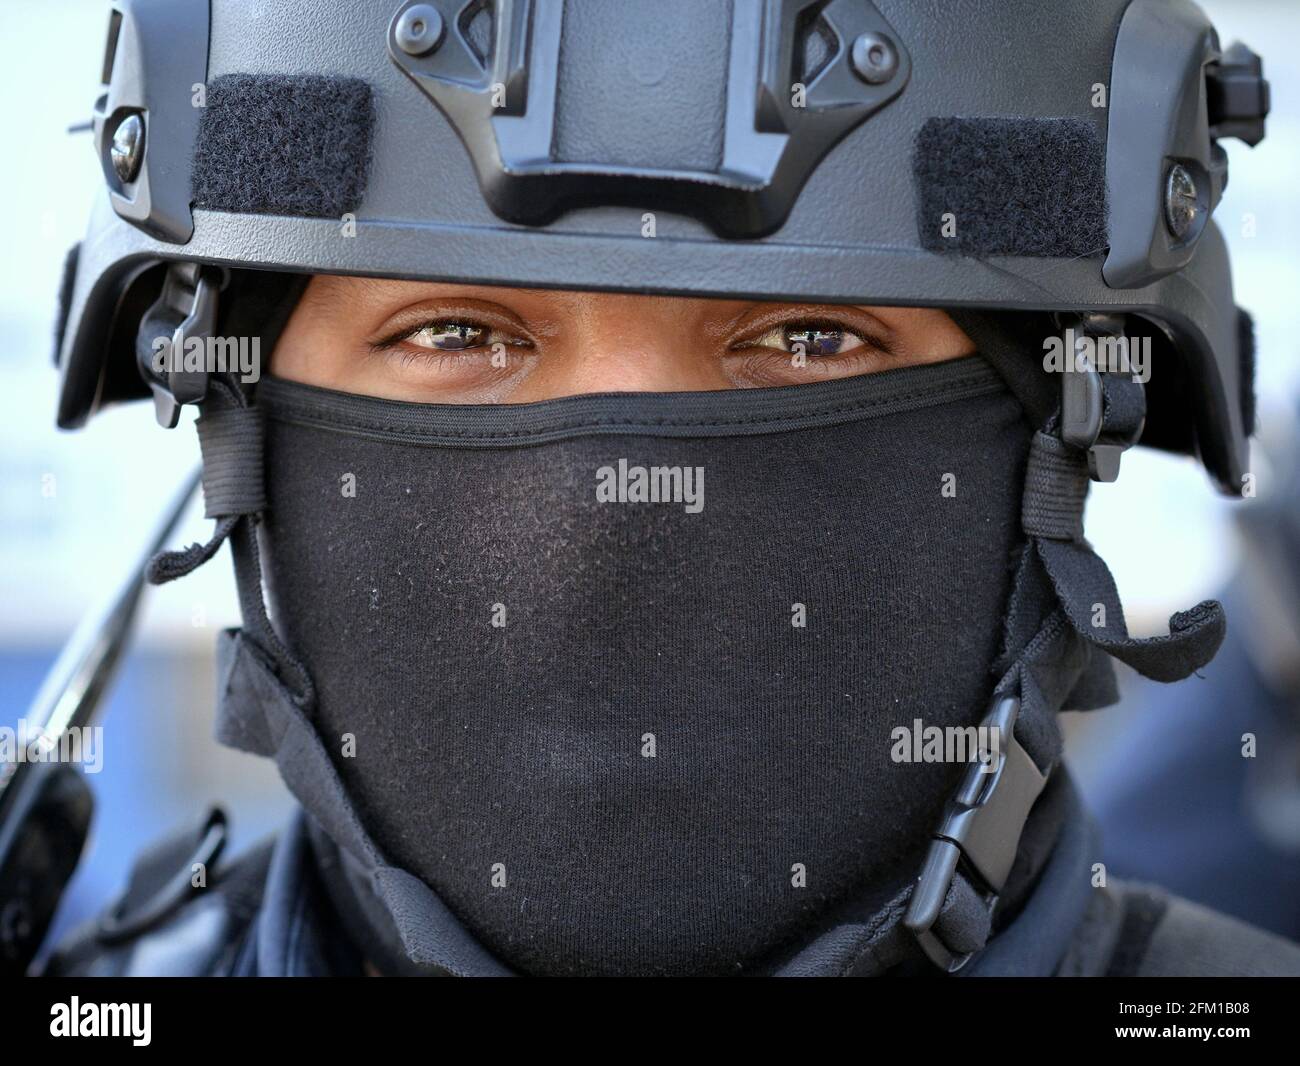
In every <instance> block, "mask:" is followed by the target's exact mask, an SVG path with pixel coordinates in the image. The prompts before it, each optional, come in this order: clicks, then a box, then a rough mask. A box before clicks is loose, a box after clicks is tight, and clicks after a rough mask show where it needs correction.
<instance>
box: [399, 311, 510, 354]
mask: <svg viewBox="0 0 1300 1066" xmlns="http://www.w3.org/2000/svg"><path fill="white" fill-rule="evenodd" d="M439 327H441V328H442V329H443V331H445V332H450V330H451V329H454V328H460V329H476V330H482V331H483V332H484V333H485V334H486V339H485V340H484V341H483V342H482V343H480V344H471V345H467V346H465V347H464V348H436V347H434V346H433V345H413V347H416V348H418V349H419V350H420V352H421V353H422V355H420V356H417V355H414V354H412V353H410V352H408V353H406V354H407V358H408V359H418V358H421V357H423V355H433V356H453V357H454V356H459V355H464V354H466V353H468V352H477V351H480V350H491V348H492V347H493V345H496V344H504V345H505V346H506V347H507V348H531V347H532V342H531V341H527V340H523V339H521V338H519V337H508V335H507V334H505V333H504V332H502V331H499V330H497V329H496V328H494V327H493V326H490V325H488V324H487V323H485V322H478V321H475V320H474V319H471V318H459V317H457V318H434V319H429V320H427V321H424V322H417V323H416V324H415V325H413V326H411V327H409V328H407V329H403V330H400V331H399V332H397V333H394V334H393V335H392V336H390V337H385V338H384V339H383V340H381V341H379V342H378V343H377V344H375V345H374V348H375V349H376V350H380V351H382V350H387V349H392V348H396V347H397V346H398V345H399V344H401V343H403V342H404V341H409V340H411V338H413V337H416V336H418V335H419V334H421V333H423V332H425V330H430V331H433V330H437V329H439ZM507 337H508V339H507Z"/></svg>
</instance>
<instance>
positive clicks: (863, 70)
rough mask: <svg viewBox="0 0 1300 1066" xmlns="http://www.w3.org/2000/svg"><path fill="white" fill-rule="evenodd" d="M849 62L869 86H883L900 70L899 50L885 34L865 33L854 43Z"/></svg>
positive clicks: (854, 71)
mask: <svg viewBox="0 0 1300 1066" xmlns="http://www.w3.org/2000/svg"><path fill="white" fill-rule="evenodd" d="M849 61H850V62H851V63H852V64H853V73H854V74H856V75H857V76H858V77H859V78H861V79H862V80H863V81H865V82H866V83H867V84H868V85H883V84H884V83H885V82H887V81H888V80H889V79H890V78H892V77H893V76H894V74H895V73H896V72H897V70H898V49H896V48H895V47H894V42H893V41H891V40H890V39H889V38H888V37H886V36H885V35H884V34H883V33H864V34H862V35H861V36H859V37H858V39H857V40H856V41H854V42H853V50H852V52H851V53H850V55H849Z"/></svg>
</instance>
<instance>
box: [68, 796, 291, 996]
mask: <svg viewBox="0 0 1300 1066" xmlns="http://www.w3.org/2000/svg"><path fill="white" fill-rule="evenodd" d="M224 834H225V819H224V816H222V815H221V813H220V812H219V811H214V812H212V813H211V814H209V816H208V818H207V819H205V821H204V822H203V824H202V825H200V826H198V827H197V828H190V829H186V830H183V831H181V832H177V833H174V834H172V835H171V836H169V837H167V838H166V839H164V840H162V841H160V842H159V843H157V844H155V845H154V846H153V847H151V848H150V849H149V850H148V851H146V852H144V853H143V854H142V855H141V856H140V858H139V859H138V860H137V861H136V863H135V865H134V866H133V867H132V870H131V874H130V877H129V879H128V883H127V887H126V890H125V892H123V894H122V896H121V897H120V898H119V899H118V900H117V902H115V903H114V904H113V905H112V906H111V907H109V908H108V910H107V911H105V912H104V914H102V915H101V916H100V917H99V918H96V919H94V920H92V921H91V922H89V923H87V924H86V925H85V926H83V927H81V928H80V929H78V930H76V931H74V932H73V933H72V934H71V935H70V936H69V937H68V938H67V939H66V940H65V941H64V942H62V943H61V944H59V945H58V947H57V948H56V949H55V951H54V952H53V953H52V955H51V956H50V958H49V960H48V962H47V963H46V965H45V967H44V969H43V972H44V973H45V974H46V975H49V976H61V977H72V976H81V977H108V976H112V977H199V976H213V975H222V974H231V973H238V972H240V965H241V957H242V956H243V955H244V954H245V949H246V945H247V942H248V940H249V937H250V934H251V931H252V929H253V928H254V924H255V919H256V916H257V913H258V910H259V908H260V906H261V901H262V892H263V888H264V885H265V883H266V876H267V871H268V868H269V866H270V861H271V853H272V850H273V846H274V842H273V841H266V842H264V843H262V844H259V845H257V846H256V847H253V848H251V849H249V850H248V851H246V852H244V853H242V854H241V855H239V856H237V857H236V858H235V859H233V860H232V861H229V862H219V861H218V860H219V857H220V852H221V849H222V846H223V845H224V842H225V838H224Z"/></svg>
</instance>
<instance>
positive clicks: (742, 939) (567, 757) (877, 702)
mask: <svg viewBox="0 0 1300 1066" xmlns="http://www.w3.org/2000/svg"><path fill="white" fill-rule="evenodd" d="M257 405H258V407H259V408H261V409H262V410H263V411H264V413H265V416H266V419H267V429H266V459H267V462H266V476H267V501H268V504H269V506H268V507H267V511H266V515H267V518H266V525H265V527H264V546H265V549H266V551H267V557H266V558H267V578H268V585H269V587H270V590H271V596H272V603H273V606H274V614H275V617H276V624H277V628H278V629H279V630H280V632H281V634H282V635H283V637H284V639H285V642H286V643H287V645H288V646H289V647H290V648H291V649H293V651H294V652H295V653H296V654H297V655H298V656H299V657H300V658H301V659H302V660H303V662H304V663H305V664H306V666H307V669H308V671H309V673H310V674H311V677H312V679H313V680H314V682H315V686H316V692H317V702H316V706H315V709H314V711H313V715H314V717H313V722H314V725H315V728H316V730H317V732H318V733H319V734H320V736H321V737H322V739H323V741H324V744H325V747H326V749H327V750H328V751H329V752H330V753H331V756H332V760H333V762H334V764H335V766H336V767H337V770H338V773H339V774H340V776H341V778H342V781H343V783H344V786H345V788H346V790H347V792H348V794H349V796H350V798H351V800H352V801H353V803H354V804H355V807H356V809H357V811H358V813H359V815H360V818H361V820H362V822H363V823H364V825H365V827H366V829H368V830H369V833H370V835H371V836H372V837H373V838H374V840H375V841H376V842H377V844H378V845H379V847H380V848H381V849H382V851H383V852H384V855H385V858H386V859H387V860H388V861H389V862H390V863H392V864H393V865H395V866H398V867H400V868H402V869H404V870H406V871H408V872H409V873H411V874H414V875H415V876H416V877H417V878H419V880H420V881H422V882H424V883H425V884H426V885H427V886H429V887H431V888H432V889H433V890H434V891H435V892H436V893H437V895H438V896H439V897H440V898H441V900H442V901H443V902H444V903H445V904H446V905H447V906H448V907H449V908H450V909H451V910H452V911H453V912H454V914H455V915H457V916H458V917H459V918H460V919H461V921H462V922H463V923H464V924H465V925H466V926H467V927H468V929H469V930H470V931H471V932H472V933H473V934H475V936H476V937H477V938H478V939H479V941H480V942H481V943H482V944H483V945H485V946H486V947H487V948H488V949H489V950H490V951H491V952H492V953H493V954H495V956H496V957H497V958H498V959H499V960H501V961H502V962H503V963H505V964H506V965H507V966H509V967H512V968H514V969H515V970H517V971H519V972H523V973H529V974H686V973H695V974H701V973H735V972H751V971H753V970H754V969H755V968H756V967H761V966H762V965H763V962H764V960H765V959H770V958H772V957H773V956H774V955H775V954H776V953H779V952H780V951H781V950H782V949H783V946H784V945H788V944H791V943H793V942H795V941H797V940H799V939H801V938H806V937H807V936H808V935H810V933H811V932H814V931H815V930H816V929H817V928H818V927H819V926H821V925H822V924H824V923H825V922H827V921H829V920H831V918H832V916H833V915H835V914H836V913H839V912H840V911H841V910H842V908H844V907H845V906H849V905H864V903H863V901H867V903H868V904H869V903H870V902H871V901H878V900H883V899H885V898H886V897H888V896H890V895H892V894H893V893H896V892H897V891H898V890H899V889H900V888H901V887H902V886H904V885H905V884H906V883H907V882H908V880H909V879H910V878H911V877H913V876H914V874H915V872H916V868H917V866H918V865H919V863H920V860H921V857H922V855H923V852H924V848H925V845H926V843H927V838H928V835H929V833H930V831H931V830H932V829H933V827H934V824H935V821H936V818H937V816H938V814H939V811H940V809H941V807H942V805H943V802H944V800H945V798H946V795H947V793H948V791H949V790H950V789H951V788H952V786H953V785H954V783H955V781H956V779H957V776H958V775H959V774H960V772H961V769H962V768H961V767H960V766H956V765H953V764H951V763H936V762H919V763H918V762H912V763H907V762H898V761H895V759H894V758H893V757H892V755H891V752H893V751H894V749H895V743H894V738H893V737H892V736H891V734H892V733H893V731H894V730H895V729H896V728H897V727H900V726H901V727H911V726H912V724H913V722H914V720H915V719H920V720H921V721H922V722H923V724H924V725H927V726H930V725H937V726H946V725H971V724H974V723H976V722H978V721H979V719H980V717H981V715H982V712H983V709H984V705H985V701H986V699H987V698H988V696H989V693H990V691H991V689H992V684H993V680H994V678H993V677H992V676H991V674H990V667H991V664H992V663H993V661H994V659H995V656H996V655H997V653H998V650H999V637H1000V634H1001V632H1002V626H1001V622H1000V619H1001V616H1002V614H1003V611H1004V606H1005V601H1006V598H1007V591H1008V587H1009V583H1010V575H1009V573H1008V560H1009V559H1010V558H1011V556H1012V551H1013V548H1014V547H1015V545H1016V544H1017V542H1018V539H1019V532H1018V521H1019V513H1020V496H1021V485H1022V481H1023V477H1024V462H1025V456H1026V454H1027V452H1028V447H1029V440H1030V435H1031V434H1030V428H1029V426H1028V425H1027V423H1026V422H1025V421H1024V419H1023V416H1022V413H1021V408H1020V405H1019V403H1018V402H1017V401H1016V400H1015V399H1014V398H1013V397H1012V395H1011V394H1010V393H1009V392H1008V391H1007V390H1006V388H1005V387H1004V386H1003V384H1002V382H1001V379H1000V378H999V377H998V376H997V374H996V373H995V372H994V371H993V370H992V369H991V368H990V367H989V366H988V365H987V364H986V363H985V362H984V361H983V360H982V359H980V358H978V357H971V358H965V359H961V360H957V361H955V362H951V363H946V364H941V365H937V366H929V367H917V368H908V369H901V370H896V371H890V372H887V373H882V374H876V375H871V376H866V377H860V378H853V379H848V380H841V381H835V382H827V383H824V384H817V385H804V386H795V387H790V388H779V389H769V390H753V391H742V392H718V393H693V394H676V395H636V394H621V395H609V396H594V397H593V396H588V397H574V398H567V399H560V400H553V401H546V402H543V403H537V404H527V405H517V406H493V407H462V406H446V405H437V406H429V405H421V404H407V403H397V402H392V401H385V400H378V399H372V398H365V397H357V396H350V395H344V394H340V393H335V392H329V391H325V390H321V389H315V388H311V387H308V386H303V385H296V384H289V383H285V382H281V381H277V380H273V379H272V380H267V381H265V382H263V383H262V385H261V387H260V389H259V393H258V397H257Z"/></svg>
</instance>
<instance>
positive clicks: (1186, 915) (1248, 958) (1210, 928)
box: [1108, 884, 1300, 977]
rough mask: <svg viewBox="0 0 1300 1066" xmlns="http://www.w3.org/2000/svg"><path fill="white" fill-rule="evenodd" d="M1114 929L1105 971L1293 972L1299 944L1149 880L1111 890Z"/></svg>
mask: <svg viewBox="0 0 1300 1066" xmlns="http://www.w3.org/2000/svg"><path fill="white" fill-rule="evenodd" d="M1111 891H1112V892H1113V893H1114V895H1115V898H1116V902H1117V904H1118V915H1117V916H1118V919H1119V929H1118V935H1117V937H1116V941H1115V947H1114V950H1113V953H1112V955H1111V960H1110V966H1109V968H1108V975H1109V976H1131V977H1296V976H1300V944H1297V943H1295V942H1294V941H1291V940H1287V939H1285V938H1283V937H1280V936H1277V935H1275V934H1273V933H1268V932H1265V931H1264V930H1262V929H1257V928H1255V927H1254V926H1253V925H1249V924H1247V923H1246V922H1243V921H1240V920H1239V919H1237V918H1232V917H1230V916H1228V915H1226V914H1222V913H1220V912H1218V911H1214V910H1211V909H1209V908H1208V907H1203V906H1201V905H1200V904H1198V903H1192V902H1191V901H1189V900H1185V899H1181V898H1179V897H1178V896H1174V895H1171V894H1170V893H1168V892H1166V891H1164V890H1163V889H1160V888H1155V887H1153V886H1149V885H1133V884H1120V885H1116V886H1113V887H1112V890H1111Z"/></svg>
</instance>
